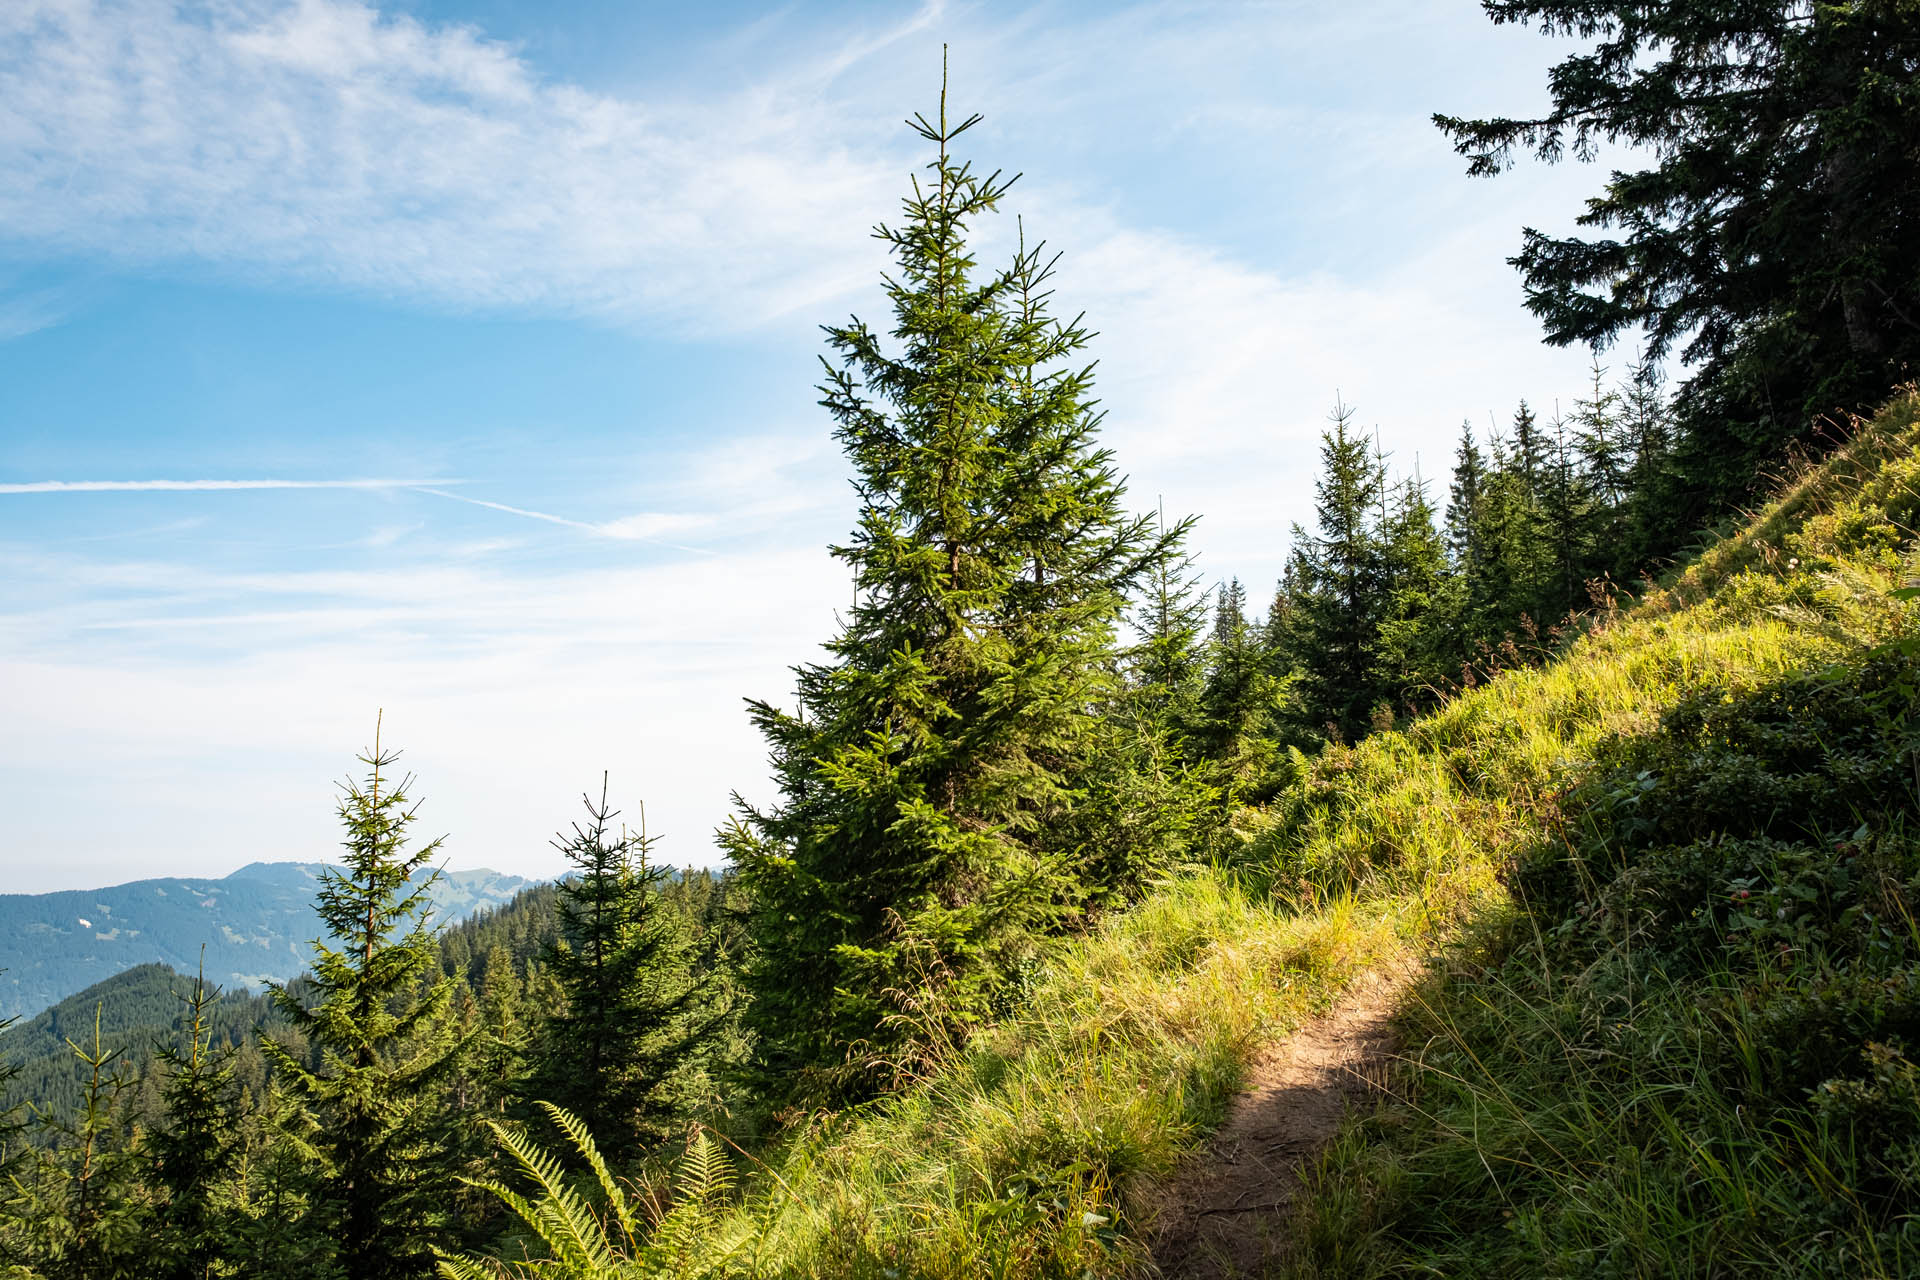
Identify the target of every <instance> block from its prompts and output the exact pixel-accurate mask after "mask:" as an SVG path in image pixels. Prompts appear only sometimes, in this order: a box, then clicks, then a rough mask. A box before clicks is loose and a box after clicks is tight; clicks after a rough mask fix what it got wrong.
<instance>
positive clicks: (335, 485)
mask: <svg viewBox="0 0 1920 1280" xmlns="http://www.w3.org/2000/svg"><path fill="white" fill-rule="evenodd" d="M458 483H460V482H459V481H458V480H30V481H26V482H23V483H18V484H0V494H4V493H227V492H234V491H239V490H248V489H421V490H425V489H426V486H428V485H444V484H458ZM447 496H452V495H447Z"/></svg>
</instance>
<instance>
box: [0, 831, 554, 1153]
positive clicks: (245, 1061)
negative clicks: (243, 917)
mask: <svg viewBox="0 0 1920 1280" xmlns="http://www.w3.org/2000/svg"><path fill="white" fill-rule="evenodd" d="M269 869H270V871H271V872H272V873H273V874H274V875H276V876H278V877H279V878H281V879H282V880H284V881H285V883H286V884H288V885H289V886H297V885H298V884H299V883H301V882H302V881H303V879H304V878H305V876H306V873H307V870H308V869H307V868H304V867H300V866H298V864H290V863H283V864H280V865H279V866H278V867H272V868H269ZM556 925H557V921H556V916H555V912H554V886H553V885H551V884H535V885H532V886H530V887H528V888H524V889H521V890H520V891H519V892H517V893H515V894H514V895H513V896H512V897H510V898H509V899H507V900H506V901H505V902H503V903H499V904H497V905H482V906H481V907H479V908H478V909H477V910H475V911H473V912H471V913H470V914H468V915H467V916H466V917H465V918H464V919H462V920H460V921H459V922H457V923H455V924H452V925H451V926H449V927H447V928H445V929H443V930H442V931H441V933H440V936H439V949H440V969H441V972H443V973H445V974H446V975H447V976H448V977H449V978H452V979H453V980H454V981H455V982H456V983H459V984H461V985H463V986H465V987H466V988H467V989H468V990H469V991H470V992H471V994H472V995H473V996H474V997H475V998H478V997H479V996H480V988H481V987H482V985H483V982H484V979H485V976H486V975H485V974H484V972H483V967H484V964H485V960H486V957H487V955H488V953H489V952H490V951H492V950H495V949H498V950H499V951H500V952H501V953H503V955H504V957H505V959H506V960H507V962H508V963H509V964H510V965H511V966H512V968H513V969H514V971H515V972H516V973H518V974H519V975H521V976H522V977H523V978H524V976H525V974H526V971H527V967H528V964H529V962H530V961H532V960H533V959H534V958H535V957H537V956H538V955H539V954H540V952H541V950H542V949H543V948H544V947H546V946H547V945H548V944H549V943H551V941H552V940H553V938H554V936H555V929H556ZM193 981H194V980H193V975H192V973H191V972H188V973H182V972H179V971H177V970H175V969H173V968H171V967H169V966H167V965H164V964H140V965H135V966H133V967H132V968H130V969H126V970H124V971H122V972H120V973H116V974H114V975H113V976H112V977H110V978H106V979H104V980H102V981H100V982H96V983H94V984H93V985H92V986H89V987H87V988H86V989H85V990H83V991H78V992H76V993H74V994H73V995H70V996H67V997H66V998H65V999H63V1000H60V1001H59V1002H58V1003H56V1004H54V1005H52V1006H50V1007H48V1008H46V1009H43V1010H41V1011H40V1012H39V1013H38V1014H36V1015H34V1016H33V1017H31V1018H26V1019H23V1020H21V1021H20V1022H18V1023H15V1024H14V1025H13V1026H12V1027H9V1028H8V1029H7V1030H6V1031H5V1032H0V1061H4V1062H5V1063H6V1064H7V1065H9V1066H12V1067H16V1068H18V1069H19V1075H18V1076H17V1077H15V1078H14V1080H13V1081H12V1083H11V1084H10V1085H9V1086H8V1092H7V1101H8V1103H9V1104H20V1103H26V1104H30V1105H32V1106H34V1107H36V1108H39V1109H42V1110H49V1109H50V1110H51V1111H52V1113H53V1114H55V1115H68V1114H71V1113H72V1111H73V1108H74V1107H75V1105H76V1104H77V1103H78V1102H79V1100H80V1098H81V1094H82V1085H83V1082H84V1080H85V1072H84V1069H83V1068H82V1066H81V1064H80V1063H79V1062H78V1060H77V1059H76V1058H75V1057H74V1052H73V1048H72V1046H71V1045H70V1044H69V1041H71V1042H72V1043H73V1044H79V1045H83V1046H86V1045H91V1044H92V1040H93V1033H94V1027H95V1021H94V1019H95V1016H96V1014H97V1015H98V1018H99V1024H98V1025H99V1030H100V1041H101V1045H102V1047H104V1048H108V1049H119V1050H122V1051H123V1053H124V1058H123V1062H124V1069H125V1070H127V1071H129V1072H132V1073H133V1074H135V1075H139V1076H145V1075H146V1074H148V1073H147V1068H148V1067H149V1066H150V1055H151V1052H152V1050H153V1049H154V1048H155V1046H171V1047H179V1046H180V1043H181V1033H180V1017H181V1014H182V1011H183V1004H182V997H183V996H184V995H186V994H187V993H189V992H191V991H192V990H193ZM301 981H302V979H301V978H296V979H295V980H294V982H295V985H296V988H297V987H298V985H299V984H300V982H301ZM283 1024H284V1019H283V1018H282V1017H281V1016H280V1014H279V1013H278V1012H277V1011H276V1010H275V1009H274V1007H273V1003H272V1001H271V1000H270V999H268V998H267V997H266V996H265V995H261V994H256V993H253V992H250V991H247V990H245V989H238V990H233V989H229V990H224V991H221V992H220V993H219V996H218V998H217V999H216V1000H215V1001H214V1003H213V1005H212V1007H211V1012H210V1026H209V1038H210V1043H211V1044H212V1045H213V1046H215V1047H223V1046H227V1047H232V1048H235V1049H237V1050H239V1054H238V1057H237V1059H236V1067H237V1074H238V1077H239V1081H240V1084H241V1087H242V1088H244V1089H245V1090H247V1091H248V1092H249V1093H251V1094H252V1095H253V1097H254V1101H255V1102H259V1101H261V1100H262V1099H263V1098H264V1095H265V1088H266V1083H267V1077H268V1074H269V1072H268V1067H267V1063H266V1062H265V1060H264V1059H263V1058H262V1057H261V1055H260V1054H259V1052H258V1050H257V1048H256V1047H254V1044H253V1042H254V1040H255V1033H256V1032H257V1031H258V1030H260V1029H261V1028H263V1027H266V1028H279V1027H281V1026H282V1025H283ZM142 1083H143V1085H144V1083H145V1082H144V1080H143V1082H142ZM155 1101H156V1100H155V1099H154V1098H153V1096H152V1093H151V1090H150V1089H145V1088H143V1090H142V1096H141V1099H140V1102H141V1104H142V1105H144V1106H148V1107H151V1106H153V1105H155Z"/></svg>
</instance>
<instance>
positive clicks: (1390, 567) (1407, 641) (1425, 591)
mask: <svg viewBox="0 0 1920 1280" xmlns="http://www.w3.org/2000/svg"><path fill="white" fill-rule="evenodd" d="M1380 558H1381V585H1382V589H1383V590H1384V592H1385V599H1384V602H1383V606H1382V609H1381V618H1380V634H1379V639H1378V641H1377V642H1376V658H1375V679H1376V680H1377V682H1378V684H1379V687H1380V688H1381V690H1382V691H1383V692H1384V693H1387V694H1388V695H1390V696H1391V697H1392V698H1394V699H1395V700H1396V701H1397V702H1398V703H1399V704H1400V705H1401V706H1403V707H1406V708H1408V709H1411V708H1413V707H1415V706H1421V705H1430V704H1431V703H1432V702H1433V700H1434V699H1435V697H1436V695H1437V692H1438V690H1439V689H1440V687H1441V686H1442V684H1443V683H1444V682H1446V681H1447V680H1448V677H1450V676H1451V675H1452V674H1453V672H1452V671H1451V670H1449V668H1450V667H1451V666H1452V665H1453V663H1451V662H1449V658H1450V657H1452V656H1453V653H1454V650H1453V649H1452V642H1453V636H1452V634H1451V630H1452V627H1453V625H1454V623H1455V622H1456V620H1457V613H1458V610H1457V609H1456V608H1455V606H1454V599H1453V590H1452V588H1453V586H1454V580H1453V579H1452V578H1451V577H1450V576H1449V575H1448V573H1447V557H1446V546H1445V542H1444V540H1443V539H1442V537H1441V534H1440V530H1439V529H1438V527H1436V525H1435V523H1434V515H1433V504H1432V503H1430V502H1428V501H1427V491H1426V486H1425V485H1424V484H1422V483H1421V482H1420V481H1419V480H1418V479H1409V480H1404V481H1402V482H1401V483H1400V484H1399V485H1397V486H1395V488H1394V494H1393V500H1392V503H1391V505H1390V506H1389V508H1388V513H1387V521H1386V525H1385V527H1384V528H1382V529H1381V531H1380ZM1455 661H1456V662H1457V659H1455Z"/></svg>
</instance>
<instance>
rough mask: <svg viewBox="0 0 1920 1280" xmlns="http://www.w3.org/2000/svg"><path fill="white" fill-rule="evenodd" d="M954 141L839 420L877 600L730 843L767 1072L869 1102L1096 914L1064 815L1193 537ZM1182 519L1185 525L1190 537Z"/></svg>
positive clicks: (920, 189)
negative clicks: (1168, 566) (776, 789)
mask: <svg viewBox="0 0 1920 1280" xmlns="http://www.w3.org/2000/svg"><path fill="white" fill-rule="evenodd" d="M978 119H979V117H978V116H969V117H967V118H966V119H964V120H962V121H960V122H958V123H954V122H952V121H950V120H949V118H948V115H947V111H946V91H945V86H944V84H943V86H942V90H941V106H940V111H939V113H938V115H937V116H936V117H935V118H934V119H933V120H928V119H926V118H924V117H921V116H917V115H916V116H915V117H914V118H913V120H912V121H910V122H909V124H910V126H911V127H912V128H913V130H914V131H915V133H916V134H918V136H920V137H921V138H923V139H924V140H925V141H926V142H927V143H929V144H930V145H931V146H933V147H935V148H937V156H936V158H935V159H934V160H933V162H932V163H931V164H929V165H928V167H927V175H928V176H927V179H926V181H925V182H924V183H921V182H918V181H916V182H915V184H914V188H913V193H912V195H911V196H910V197H909V198H908V199H907V200H906V201H905V207H904V218H903V220H902V222H901V224H900V225H899V226H897V227H882V228H879V229H878V230H877V232H876V235H877V236H878V237H879V239H881V240H882V241H883V242H884V243H885V244H886V245H887V246H888V248H889V249H890V250H891V252H892V254H893V257H894V261H895V264H896V269H895V273H894V274H893V275H892V276H890V277H888V278H887V281H886V288H887V294H888V297H889V299H890V300H891V302H892V307H893V324H892V335H891V336H892V342H891V343H889V342H887V341H886V340H885V339H883V337H882V335H881V334H879V333H877V332H875V331H874V330H873V329H871V328H869V327H868V326H867V325H866V324H865V323H863V322H862V321H860V320H858V319H855V320H852V321H850V322H848V323H847V324H845V325H842V326H837V327H833V328H830V329H828V330H827V334H828V341H829V345H830V346H831V347H832V349H833V352H834V355H835V357H836V359H834V360H831V361H828V360H823V362H822V363H823V366H824V368H825V372H826V381H825V383H824V385H823V386H822V391H823V394H824V399H823V400H822V403H823V404H824V405H825V407H826V408H827V410H828V412H829V413H831V414H832V416H833V418H834V419H835V421H836V423H837V428H836V432H835V434H836V436H837V438H838V439H839V441H840V443H841V444H842V446H843V447H844V448H845V450H846V453H847V456H848V458H849V460H850V461H851V462H852V463H853V466H854V470H855V474H856V479H855V488H856V491H857V493H858V495H859V498H860V515H859V523H858V525H857V527H856V529H855V531H854V535H853V538H852V540H851V541H850V542H848V543H846V544H844V545H841V546H838V547H835V548H834V549H833V552H834V555H835V556H837V557H838V558H839V559H841V560H842V561H843V562H845V563H846V564H847V565H848V566H849V567H850V568H851V569H852V571H853V577H854V584H855V589H856V592H857V598H856V601H855V603H854V604H853V606H852V608H851V610H850V611H849V612H848V613H847V615H846V616H845V617H844V619H843V621H842V623H841V626H840V630H839V633H838V634H837V635H836V636H835V637H834V639H833V640H832V641H831V642H830V643H829V645H828V646H827V649H828V653H829V654H830V659H829V660H828V661H826V662H822V663H815V664H810V665H807V666H803V667H800V668H797V675H798V678H799V688H798V702H799V708H798V710H797V711H796V712H787V711H783V710H779V709H776V708H775V707H774V706H772V705H771V704H769V703H766V702H754V703H752V704H750V707H751V714H752V717H753V720H754V722H755V723H756V724H757V725H758V726H759V728H760V730H761V731H762V732H763V733H764V734H765V735H766V736H767V738H768V740H769V742H770V743H771V745H772V749H773V761H774V767H775V769H776V772H777V775H778V781H779V785H780V790H781V793H782V800H781V802H780V803H779V804H778V805H777V806H775V807H773V808H771V809H769V810H766V811H759V810H755V809H752V808H749V807H747V806H745V805H744V804H743V805H742V812H741V814H740V817H739V819H738V820H737V821H736V822H735V823H734V824H733V825H732V826H731V827H730V828H729V829H728V830H727V831H725V832H723V839H724V840H725V841H726V843H727V846H728V848H729V850H730V851H731V854H732V856H733V858H734V860H735V862H736V864H737V865H738V867H739V874H740V880H741V884H742V888H743V890H745V892H746V893H747V895H748V896H749V898H750V900H751V901H752V902H753V904H754V916H753V933H754V944H755V949H754V958H753V961H752V963H751V966H750V968H749V970H748V973H747V979H748V981H749V983H750V984H751V986H752V988H753V992H754V1002H753V1005H752V1013H751V1017H752V1020H753V1023H754V1026H755V1029H756V1030H757V1032H758V1043H759V1046H760V1066H761V1068H762V1071H763V1080H765V1081H766V1082H768V1085H769V1087H770V1088H772V1089H774V1090H776V1091H777V1092H781V1093H784V1094H787V1095H789V1096H795V1097H800V1098H809V1099H817V1098H823V1097H827V1098H831V1097H843V1098H844V1097H850V1096H860V1095H863V1094H867V1093H870V1092H872V1091H874V1090H875V1089H878V1088H882V1087H885V1085H886V1084H887V1083H888V1082H889V1081H890V1080H892V1079H895V1078H898V1073H899V1072H900V1071H902V1070H911V1069H913V1067H914V1064H915V1063H916V1062H917V1061H918V1057H917V1055H918V1049H917V1046H918V1045H920V1044H922V1043H924V1042H925V1041H926V1039H927V1038H928V1037H933V1038H942V1037H952V1036H956V1035H959V1034H963V1033H964V1030H965V1028H966V1027H968V1026H969V1025H971V1024H973V1023H975V1022H977V1021H979V1020H980V1019H982V1018H984V1017H986V1016H988V1014H989V1013H990V1011H991V1009H992V1007H993V1005H994V1002H995V1000H996V997H997V995H998V993H999V992H1000V991H1001V990H1002V988H1003V987H1004V985H1005V984H1006V982H1007V980H1008V977H1009V975H1010V974H1012V973H1014V972H1016V971H1018V970H1019V969H1021V968H1022V966H1023V965H1024V964H1026V963H1027V962H1028V960H1029V958H1030V956H1031V954H1032V952H1033V950H1034V947H1035V938H1036V936H1037V935H1041V934H1045V933H1047V932H1049V931H1052V930H1054V929H1056V928H1058V927H1060V926H1061V925H1062V924H1064V923H1066V922H1068V921H1070V920H1071V919H1072V918H1073V917H1074V913H1075V910H1076V908H1075V904H1076V902H1077V900H1078V899H1079V898H1080V897H1081V896H1082V893H1083V888H1082V884H1081V878H1082V873H1083V871H1084V870H1085V867H1084V863H1085V851H1084V850H1083V849H1082V848H1080V847H1078V845H1077V842H1076V841H1075V840H1074V838H1073V828H1072V825H1071V824H1070V823H1067V822H1064V821H1063V820H1062V819H1063V818H1064V817H1065V816H1066V815H1068V814H1069V813H1070V812H1071V811H1072V810H1073V808H1074V806H1075V804H1076V782H1077V779H1078V778H1079V776H1080V775H1081V773H1082V772H1083V770H1084V768H1085V767H1086V765H1087V762H1088V761H1089V760H1090V759H1092V757H1093V756H1094V755H1095V747H1096V741H1095V737H1096V735H1097V734H1099V733H1100V732H1101V726H1100V724H1099V723H1098V722H1097V721H1096V720H1095V719H1094V718H1093V717H1090V716H1088V715H1087V711H1088V710H1089V709H1090V708H1093V707H1095V706H1098V705H1101V704H1102V703H1103V702H1104V701H1105V700H1106V699H1107V698H1108V697H1109V696H1110V694H1111V691H1112V689H1113V687H1114V683H1115V682H1116V681H1117V680H1118V678H1119V676H1118V672H1117V670H1116V663H1115V661H1114V632H1115V628H1116V626H1117V625H1118V623H1119V622H1120V620H1121V619H1122V616H1123V614H1124V609H1125V600H1126V596H1127V593H1128V591H1129V590H1130V589H1131V588H1132V587H1133V586H1134V584H1135V583H1136V582H1138V581H1139V580H1140V578H1141V576H1142V575H1143V574H1144V573H1146V572H1147V571H1148V570H1150V569H1151V568H1152V567H1153V565H1154V564H1156V563H1157V562H1158V561H1160V560H1161V559H1163V558H1165V557H1166V556H1168V555H1170V554H1172V548H1173V546H1174V544H1175V542H1176V536H1175V535H1176V534H1177V533H1178V532H1179V531H1178V530H1167V531H1160V532H1156V529H1155V526H1154V523H1153V521H1152V520H1151V519H1133V518H1129V517H1128V516H1127V514H1126V513H1125V510H1124V508H1123V506H1122V495H1123V489H1122V484H1121V481H1120V479H1119V477H1118V476H1117V475H1116V474H1115V472H1114V469H1113V467H1112V465H1111V460H1110V456H1109V454H1108V453H1107V452H1106V451H1105V450H1103V449H1101V448H1099V447H1098V445H1097V443H1096V435H1097V429H1098V424H1099V417H1100V415H1099V414H1098V413H1097V412H1095V411H1094V409H1093V407H1092V402H1091V400H1090V397H1089V393H1090V389H1091V385H1092V368H1091V366H1090V365H1073V364H1070V363H1068V362H1069V361H1071V360H1072V359H1074V357H1075V356H1076V354H1077V353H1078V352H1079V351H1081V349H1082V348H1083V347H1084V346H1085V345H1086V342H1087V339H1088V336H1089V335H1088V332H1087V330H1086V329H1084V328H1083V327H1082V326H1081V325H1080V324H1079V323H1078V321H1072V322H1064V323H1063V322H1060V321H1058V320H1055V319H1054V318H1053V317H1052V316H1051V315H1050V314H1049V313H1048V303H1049V301H1050V296H1049V285H1048V280H1049V276H1050V273H1051V267H1052V263H1053V260H1052V259H1050V258H1047V257H1044V256H1043V255H1042V251H1041V249H1039V248H1037V247H1036V248H1028V247H1026V246H1025V244H1024V243H1023V244H1022V245H1021V247H1020V249H1019V250H1018V251H1017V252H1016V254H1015V255H1014V258H1013V261H1012V263H1011V265H1009V266H1008V267H1006V268H1005V269H1003V270H1000V271H993V272H988V273H985V274H984V275H983V274H981V273H979V272H978V271H977V269H976V263H975V261H974V258H973V256H972V254H971V252H970V251H969V250H968V247H967V243H966V238H967V234H968V231H969V226H970V224H971V223H972V222H973V221H974V220H976V219H978V218H980V217H981V216H983V215H985V214H987V213H989V212H991V211H992V210H993V209H994V208H995V207H996V206H997V205H998V204H999V202H1000V200H1001V198H1002V197H1003V196H1004V195H1005V193H1006V190H1007V187H1008V185H1009V181H1010V180H1005V179H1002V178H1001V177H1000V175H999V174H997V173H995V174H989V175H985V176H982V175H980V174H977V173H976V172H975V171H974V170H973V169H972V167H971V166H970V165H968V164H962V163H957V162H956V161H955V160H954V158H953V156H952V153H951V150H950V148H951V146H952V144H953V142H954V140H955V139H956V138H958V137H960V136H961V135H962V134H964V133H965V132H966V131H967V130H968V129H969V128H971V127H972V126H973V125H974V124H975V123H976V122H977V121H978ZM1183 528H1184V526H1183Z"/></svg>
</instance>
